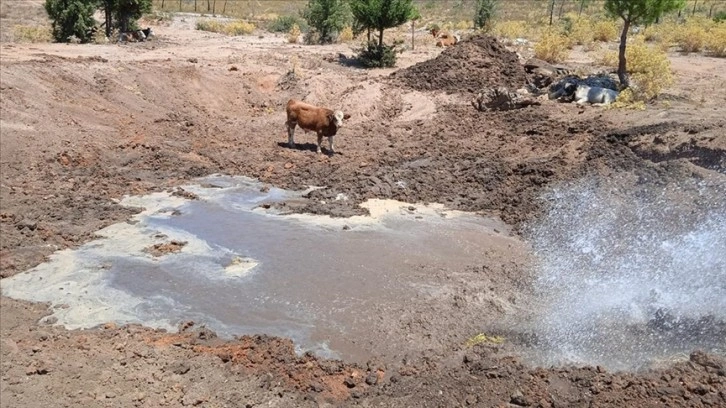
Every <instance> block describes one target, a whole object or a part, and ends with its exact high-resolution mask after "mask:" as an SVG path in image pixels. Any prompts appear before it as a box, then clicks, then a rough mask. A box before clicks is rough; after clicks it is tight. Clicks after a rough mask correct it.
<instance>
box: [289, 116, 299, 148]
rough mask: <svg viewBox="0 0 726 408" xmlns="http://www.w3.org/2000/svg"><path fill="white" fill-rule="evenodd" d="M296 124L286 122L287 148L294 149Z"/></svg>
mask: <svg viewBox="0 0 726 408" xmlns="http://www.w3.org/2000/svg"><path fill="white" fill-rule="evenodd" d="M296 125H297V124H296V123H290V122H287V145H288V146H289V147H295V140H294V138H295V126H296Z"/></svg>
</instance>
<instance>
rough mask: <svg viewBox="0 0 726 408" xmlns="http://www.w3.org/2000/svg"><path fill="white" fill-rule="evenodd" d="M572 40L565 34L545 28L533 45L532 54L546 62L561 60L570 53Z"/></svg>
mask: <svg viewBox="0 0 726 408" xmlns="http://www.w3.org/2000/svg"><path fill="white" fill-rule="evenodd" d="M571 46H572V42H571V40H570V39H569V38H567V36H566V35H563V34H560V33H559V32H557V31H555V30H546V31H544V32H543V33H542V35H541V36H540V39H539V41H537V44H535V46H534V56H535V57H537V58H539V59H541V60H544V61H547V62H562V61H564V60H565V59H566V58H567V56H568V55H569V54H570V52H569V49H570V48H571Z"/></svg>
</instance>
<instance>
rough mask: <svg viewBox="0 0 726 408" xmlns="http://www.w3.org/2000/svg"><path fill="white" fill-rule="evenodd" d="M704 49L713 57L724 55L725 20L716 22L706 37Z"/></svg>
mask: <svg viewBox="0 0 726 408" xmlns="http://www.w3.org/2000/svg"><path fill="white" fill-rule="evenodd" d="M705 48H706V50H707V51H708V52H709V53H710V54H711V55H712V56H714V57H719V58H724V57H726V21H722V22H720V23H718V24H716V25H715V26H714V27H713V28H712V29H711V31H710V32H709V33H708V36H707V37H706V44H705Z"/></svg>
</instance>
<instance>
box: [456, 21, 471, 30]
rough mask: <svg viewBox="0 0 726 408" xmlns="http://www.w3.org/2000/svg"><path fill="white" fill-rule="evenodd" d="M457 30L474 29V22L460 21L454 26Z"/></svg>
mask: <svg viewBox="0 0 726 408" xmlns="http://www.w3.org/2000/svg"><path fill="white" fill-rule="evenodd" d="M454 27H455V28H456V29H457V30H469V29H472V28H474V22H473V21H469V20H461V21H459V22H458V23H456V25H455V26H454Z"/></svg>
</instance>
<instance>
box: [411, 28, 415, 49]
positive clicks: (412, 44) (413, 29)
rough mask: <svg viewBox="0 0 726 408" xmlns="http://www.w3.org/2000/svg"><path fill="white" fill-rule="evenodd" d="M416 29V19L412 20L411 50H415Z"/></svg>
mask: <svg viewBox="0 0 726 408" xmlns="http://www.w3.org/2000/svg"><path fill="white" fill-rule="evenodd" d="M415 30H416V20H411V51H413V50H414V48H415V47H416V44H415V43H414V41H413V36H414V31H415Z"/></svg>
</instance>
